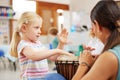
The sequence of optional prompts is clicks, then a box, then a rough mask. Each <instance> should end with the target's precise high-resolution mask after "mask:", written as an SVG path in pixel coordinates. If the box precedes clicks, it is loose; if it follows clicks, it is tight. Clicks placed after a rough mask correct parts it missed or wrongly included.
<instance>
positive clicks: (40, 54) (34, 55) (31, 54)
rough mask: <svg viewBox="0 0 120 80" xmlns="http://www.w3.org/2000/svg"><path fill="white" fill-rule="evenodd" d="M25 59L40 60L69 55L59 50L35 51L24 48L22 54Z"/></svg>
mask: <svg viewBox="0 0 120 80" xmlns="http://www.w3.org/2000/svg"><path fill="white" fill-rule="evenodd" d="M21 53H22V54H24V55H25V56H26V57H27V58H29V59H32V60H42V59H45V58H48V57H51V56H53V55H56V54H57V55H62V54H63V55H70V54H69V53H68V52H65V51H62V50H60V49H53V50H47V49H44V50H39V51H36V50H34V49H32V48H31V47H25V48H24V49H23V50H22V52H21Z"/></svg>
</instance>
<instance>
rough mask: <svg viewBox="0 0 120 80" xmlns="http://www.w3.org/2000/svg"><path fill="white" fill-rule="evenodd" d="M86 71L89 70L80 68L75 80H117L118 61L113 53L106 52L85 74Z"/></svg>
mask: <svg viewBox="0 0 120 80" xmlns="http://www.w3.org/2000/svg"><path fill="white" fill-rule="evenodd" d="M86 70H87V68H84V69H83V70H82V68H80V67H79V68H78V70H77V72H76V74H75V76H74V77H73V80H109V79H111V80H115V76H116V75H117V70H118V61H117V58H116V56H115V55H114V54H113V53H111V52H104V53H103V54H101V55H100V56H99V57H98V59H97V60H96V61H95V63H94V64H93V66H92V67H91V69H90V70H89V71H88V72H87V73H86V74H85V72H86ZM77 77H78V78H77ZM75 78H76V79H75ZM112 78H114V79H112Z"/></svg>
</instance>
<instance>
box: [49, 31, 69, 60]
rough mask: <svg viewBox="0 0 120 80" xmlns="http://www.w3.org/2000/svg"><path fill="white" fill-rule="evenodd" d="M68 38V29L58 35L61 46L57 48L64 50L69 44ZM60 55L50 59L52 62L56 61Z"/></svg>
mask: <svg viewBox="0 0 120 80" xmlns="http://www.w3.org/2000/svg"><path fill="white" fill-rule="evenodd" d="M67 36H68V32H67V30H66V29H62V31H61V33H60V34H58V40H59V44H58V46H57V48H58V49H63V48H64V45H65V44H66V43H67ZM59 56H60V55H59V54H56V55H54V56H51V57H49V58H48V59H50V60H56V59H57V58H58V57H59Z"/></svg>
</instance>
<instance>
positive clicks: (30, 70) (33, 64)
mask: <svg viewBox="0 0 120 80" xmlns="http://www.w3.org/2000/svg"><path fill="white" fill-rule="evenodd" d="M26 46H29V47H31V48H33V49H35V50H40V49H41V50H42V49H45V47H44V46H43V45H42V44H41V43H40V42H38V43H36V44H35V43H30V42H27V41H24V40H21V41H20V42H19V44H18V47H17V51H18V58H19V63H20V69H21V78H24V79H28V78H44V76H45V75H46V74H47V73H48V62H47V59H43V60H40V61H33V60H31V59H28V58H27V57H26V56H25V55H24V54H22V53H21V51H22V50H23V48H25V47H26ZM39 54H44V53H39Z"/></svg>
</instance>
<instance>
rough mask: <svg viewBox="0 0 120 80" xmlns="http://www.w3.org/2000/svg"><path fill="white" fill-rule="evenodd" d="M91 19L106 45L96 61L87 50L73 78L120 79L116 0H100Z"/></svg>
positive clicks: (119, 21) (119, 14)
mask: <svg viewBox="0 0 120 80" xmlns="http://www.w3.org/2000/svg"><path fill="white" fill-rule="evenodd" d="M91 21H92V32H93V33H94V35H95V37H97V38H98V39H100V40H101V41H102V42H103V43H104V45H105V47H104V49H103V51H102V54H101V55H100V56H99V57H98V58H97V60H96V61H94V59H93V57H92V56H91V54H90V50H85V51H84V52H83V54H81V55H80V59H79V63H80V65H79V67H78V69H77V72H76V74H75V75H74V77H73V78H72V80H120V9H119V7H118V6H117V4H116V3H115V1H112V0H102V1H99V2H98V3H97V4H96V6H95V7H94V8H93V9H92V11H91Z"/></svg>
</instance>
